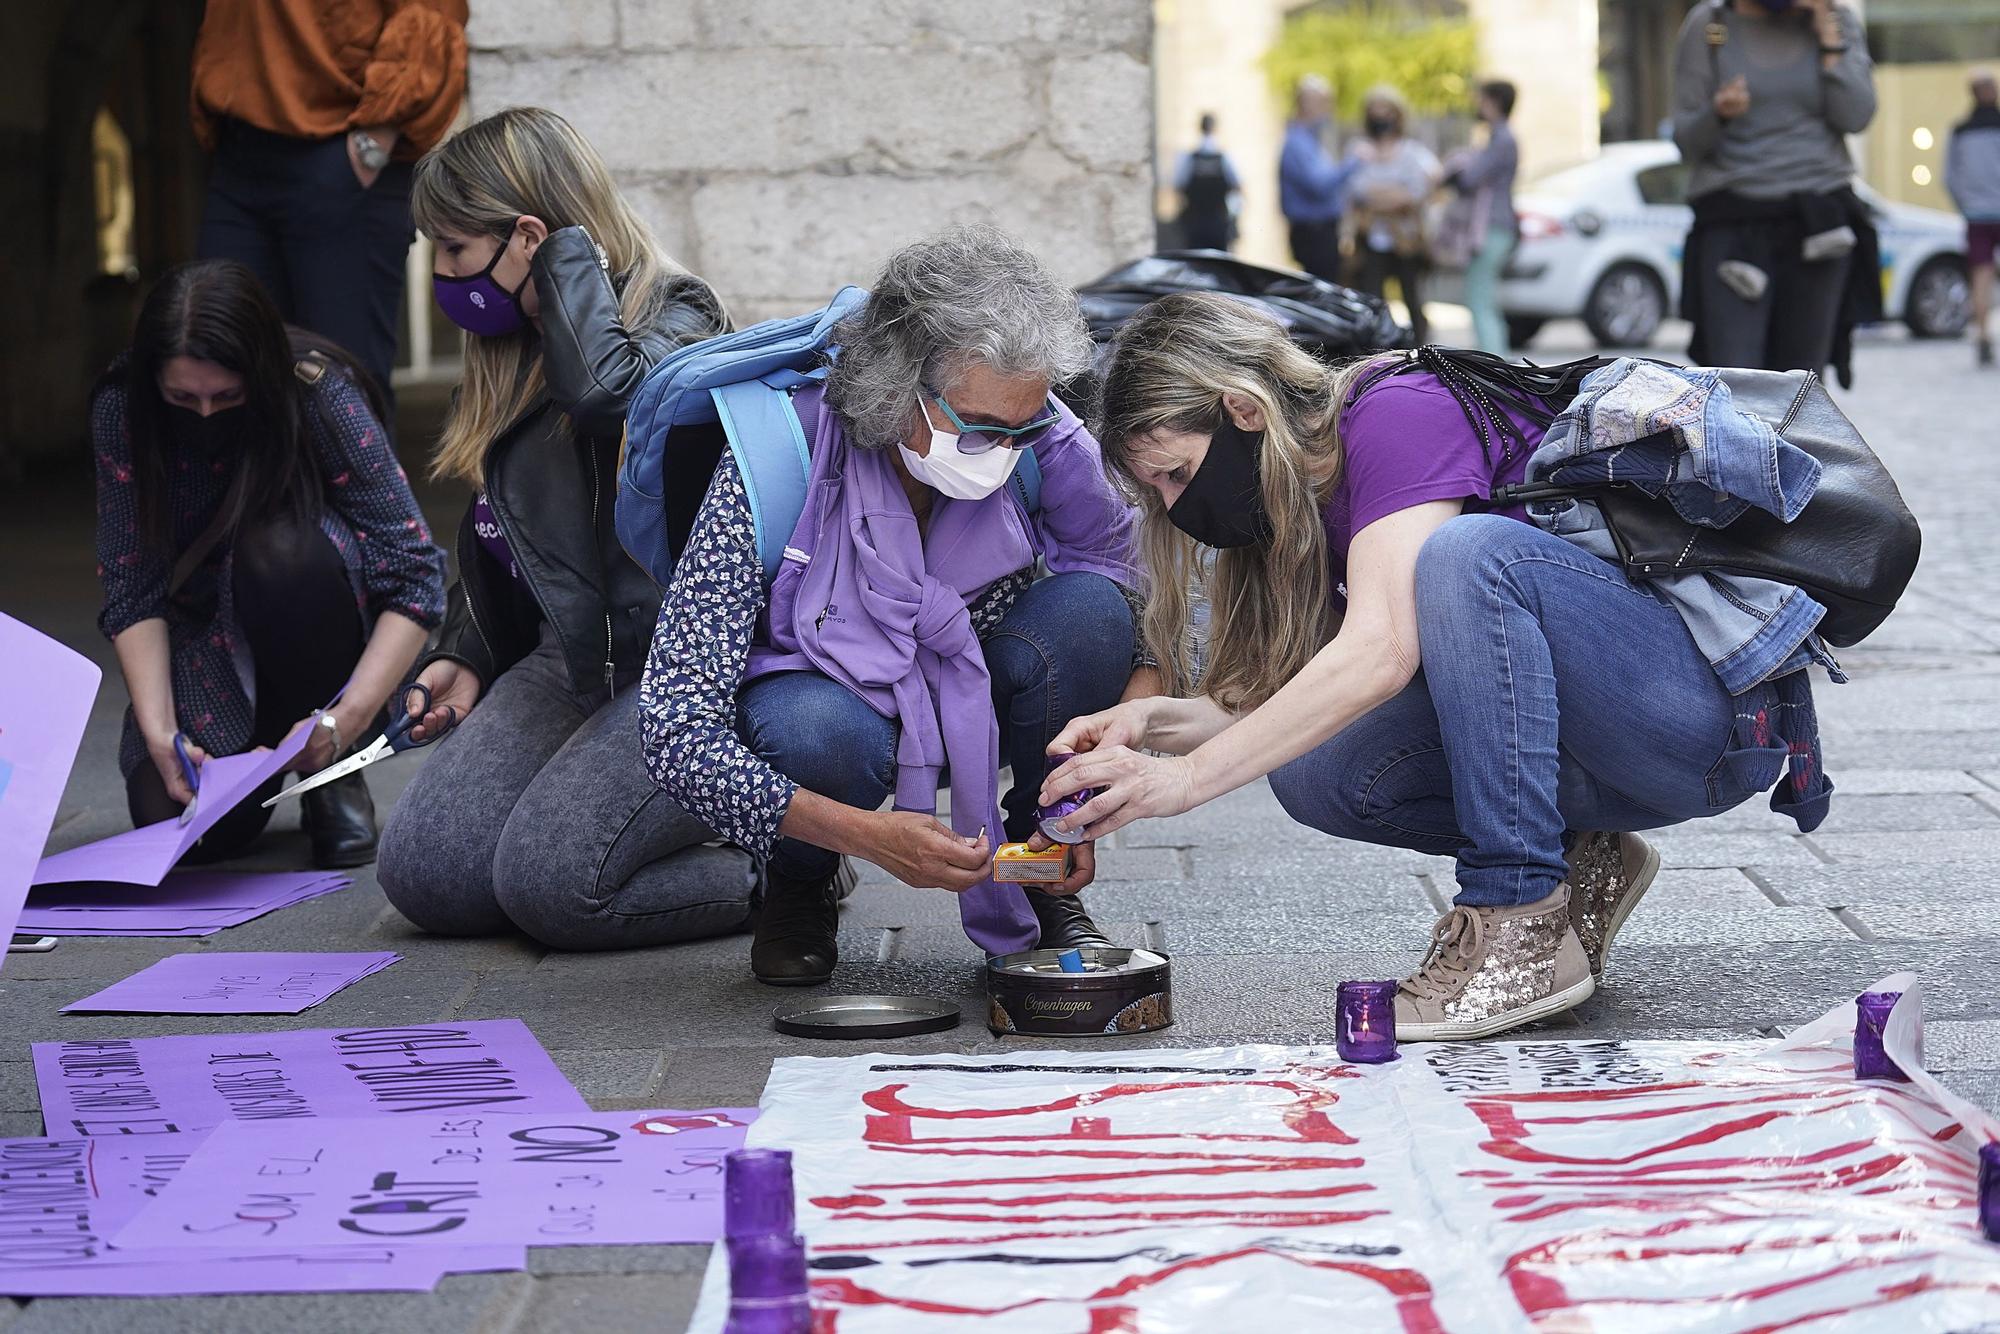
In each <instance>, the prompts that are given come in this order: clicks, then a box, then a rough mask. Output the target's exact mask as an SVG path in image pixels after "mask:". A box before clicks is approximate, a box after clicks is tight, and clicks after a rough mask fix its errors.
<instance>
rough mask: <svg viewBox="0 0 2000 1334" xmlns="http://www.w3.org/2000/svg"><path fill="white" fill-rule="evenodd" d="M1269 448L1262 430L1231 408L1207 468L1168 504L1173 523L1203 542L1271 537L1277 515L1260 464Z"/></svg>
mask: <svg viewBox="0 0 2000 1334" xmlns="http://www.w3.org/2000/svg"><path fill="white" fill-rule="evenodd" d="M1263 446H1264V433H1263V432H1262V431H1245V430H1243V429H1242V428H1240V427H1238V426H1237V425H1236V423H1235V422H1233V421H1231V420H1229V414H1228V413H1226V412H1225V413H1224V414H1223V415H1222V424H1221V425H1220V426H1218V427H1216V428H1215V434H1214V435H1212V436H1210V437H1209V441H1208V453H1207V455H1206V456H1204V457H1203V459H1202V461H1201V467H1199V468H1197V469H1196V470H1195V474H1194V476H1192V477H1190V478H1188V482H1187V485H1186V486H1185V487H1183V488H1182V489H1181V494H1180V497H1179V499H1177V500H1175V501H1174V503H1173V504H1172V506H1170V507H1169V508H1168V510H1167V522H1169V523H1171V524H1173V526H1174V527H1176V528H1178V529H1180V530H1181V531H1182V532H1184V533H1186V534H1187V535H1188V536H1189V537H1192V538H1193V539H1194V540H1195V541H1197V542H1199V543H1201V544H1202V545H1203V546H1209V547H1247V546H1250V545H1252V544H1254V543H1257V542H1262V541H1265V540H1266V539H1268V538H1269V537H1270V536H1271V516H1270V515H1269V514H1267V513H1266V512H1265V510H1264V484H1263V477H1262V469H1261V468H1260V466H1259V464H1258V457H1259V455H1260V454H1261V453H1262V452H1263Z"/></svg>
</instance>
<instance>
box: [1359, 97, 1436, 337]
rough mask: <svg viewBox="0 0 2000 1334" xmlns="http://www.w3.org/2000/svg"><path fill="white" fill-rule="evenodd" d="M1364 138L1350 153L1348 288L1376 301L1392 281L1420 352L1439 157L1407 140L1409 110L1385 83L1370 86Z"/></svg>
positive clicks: (1427, 334)
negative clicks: (1428, 230) (1427, 205)
mask: <svg viewBox="0 0 2000 1334" xmlns="http://www.w3.org/2000/svg"><path fill="white" fill-rule="evenodd" d="M1362 114H1363V117H1364V119H1363V122H1362V129H1363V130H1364V131H1365V132H1366V136H1367V137H1366V138H1364V139H1361V140H1359V141H1357V142H1356V143H1355V145H1354V147H1353V148H1352V149H1350V150H1349V152H1348V158H1347V161H1348V165H1349V167H1350V169H1351V170H1352V172H1353V175H1352V177H1351V178H1350V179H1349V180H1348V183H1347V188H1348V194H1349V196H1350V197H1351V198H1352V200H1353V207H1352V208H1351V209H1350V210H1349V212H1348V219H1347V225H1348V228H1349V230H1351V231H1352V233H1353V236H1354V260H1353V264H1352V266H1351V267H1352V270H1353V273H1352V276H1351V277H1350V278H1349V279H1348V284H1349V286H1352V287H1357V288H1359V289H1360V290H1362V291H1364V292H1367V293H1369V294H1370V295H1372V296H1381V295H1382V289H1383V287H1384V285H1385V284H1386V282H1387V281H1388V279H1389V278H1391V277H1393V278H1395V280H1396V285H1397V286H1398V287H1400V288H1401V289H1402V292H1403V304H1404V305H1406V306H1408V307H1409V310H1410V332H1411V334H1412V335H1414V337H1415V338H1416V340H1417V343H1418V345H1419V346H1421V345H1422V344H1424V343H1426V342H1428V341H1429V339H1430V322H1429V321H1428V320H1426V319H1425V318H1424V294H1423V272H1424V268H1425V267H1426V265H1427V263H1428V252H1427V250H1426V248H1425V237H1424V202H1425V201H1426V200H1427V199H1429V198H1430V194H1431V191H1432V190H1434V189H1436V188H1437V184H1438V180H1439V178H1440V177H1441V175H1442V174H1443V173H1442V169H1441V168H1440V167H1439V166H1438V160H1437V155H1436V154H1434V153H1432V152H1431V150H1430V149H1428V148H1426V147H1424V145H1423V144H1421V143H1418V142H1417V141H1416V140H1415V139H1412V138H1410V137H1409V135H1408V134H1407V133H1406V130H1407V128H1408V122H1409V115H1410V109H1409V105H1408V104H1407V103H1405V102H1404V101H1403V95H1402V94H1401V93H1400V92H1398V91H1396V90H1395V89H1394V88H1390V87H1388V86H1386V85H1384V86H1382V87H1378V88H1371V89H1370V90H1369V92H1368V98H1367V101H1366V102H1365V103H1364V105H1363V109H1362Z"/></svg>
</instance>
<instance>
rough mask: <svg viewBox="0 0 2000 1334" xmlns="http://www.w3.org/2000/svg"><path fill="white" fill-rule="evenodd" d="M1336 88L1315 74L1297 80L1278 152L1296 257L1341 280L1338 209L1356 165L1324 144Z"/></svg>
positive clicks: (1281, 202) (1281, 195)
mask: <svg viewBox="0 0 2000 1334" xmlns="http://www.w3.org/2000/svg"><path fill="white" fill-rule="evenodd" d="M1332 121H1333V91H1332V89H1330V88H1328V87H1327V82H1326V80H1325V79H1322V78H1321V77H1319V75H1317V74H1308V75H1306V76H1305V77H1304V78H1303V79H1300V80H1299V86H1298V91H1297V92H1296V93H1295V94H1294V96H1293V99H1292V119H1291V120H1290V121H1289V122H1288V123H1287V124H1286V125H1285V146H1284V148H1283V150H1282V151H1281V152H1280V153H1279V156H1278V207H1279V208H1281V209H1282V210H1283V211H1284V214H1285V223H1286V225H1287V227H1288V228H1289V230H1290V236H1291V243H1292V258H1293V259H1295V260H1297V261H1298V265H1299V267H1300V268H1302V269H1304V270H1305V271H1306V272H1307V273H1310V274H1312V275H1313V276H1314V277H1315V278H1324V279H1326V280H1327V281H1328V282H1330V283H1332V282H1339V281H1340V212H1341V207H1342V201H1343V193H1344V190H1345V187H1346V185H1347V178H1348V176H1349V175H1351V174H1352V172H1353V168H1352V166H1350V165H1349V164H1347V163H1343V162H1340V161H1337V160H1336V159H1335V158H1334V156H1333V154H1332V153H1331V152H1330V151H1328V149H1327V146H1326V134H1327V130H1328V128H1329V126H1330V125H1331V124H1332Z"/></svg>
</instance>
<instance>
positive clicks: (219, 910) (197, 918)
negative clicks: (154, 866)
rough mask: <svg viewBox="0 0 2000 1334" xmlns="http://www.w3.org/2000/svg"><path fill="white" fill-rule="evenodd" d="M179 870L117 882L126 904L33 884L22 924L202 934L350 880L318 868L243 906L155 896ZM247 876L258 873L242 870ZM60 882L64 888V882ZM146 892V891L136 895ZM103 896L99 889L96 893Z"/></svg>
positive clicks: (87, 931) (57, 929) (49, 929)
mask: <svg viewBox="0 0 2000 1334" xmlns="http://www.w3.org/2000/svg"><path fill="white" fill-rule="evenodd" d="M179 875H180V872H175V873H174V874H173V875H170V876H168V877H167V878H166V880H165V881H164V882H163V883H162V886H161V887H160V888H158V889H148V888H143V887H140V886H134V885H124V886H117V888H121V889H126V890H130V891H132V893H133V896H134V897H133V900H132V902H131V903H130V904H124V903H99V904H89V905H86V904H74V905H65V904H63V903H61V902H60V901H58V902H56V903H55V904H53V905H50V906H44V902H43V895H45V894H52V891H49V890H35V891H32V892H30V894H29V895H28V906H27V907H25V908H23V909H21V929H22V930H24V931H26V930H36V931H41V932H44V933H46V934H48V935H52V936H78V935H97V934H105V935H125V936H161V935H172V934H177V933H179V932H180V931H182V930H185V929H188V928H198V929H199V930H200V932H201V934H203V935H213V934H214V933H215V932H217V931H220V930H221V929H222V928H224V927H227V926H241V925H242V924H243V923H245V922H251V921H255V920H256V919H257V918H259V917H262V916H264V915H265V914H266V913H272V912H276V911H278V910H279V909H281V908H290V907H292V906H294V905H295V904H300V903H304V902H306V901H307V900H308V899H315V898H318V897H319V896H320V895H322V894H330V893H332V892H333V891H335V890H337V889H345V888H346V887H347V886H348V885H350V884H352V883H353V882H352V881H350V880H348V879H347V878H346V877H344V876H328V875H325V874H317V875H315V876H313V877H311V878H310V879H309V880H308V881H307V883H306V884H304V885H303V886H299V885H293V884H290V883H283V884H279V885H276V886H273V887H272V888H270V889H266V890H263V891H260V893H261V894H263V895H269V894H272V893H276V894H277V895H278V897H275V898H268V900H267V901H266V902H263V903H258V904H254V905H251V906H246V907H228V906H221V905H214V906H211V905H207V904H202V903H200V902H195V903H192V904H176V903H172V902H164V903H163V902H159V901H158V900H159V897H160V896H161V895H162V894H163V893H164V891H165V888H166V886H168V885H171V884H173V882H174V880H175V879H176V877H177V876H179ZM290 875H291V873H289V872H287V873H282V875H281V876H277V877H271V878H272V879H274V880H280V879H283V880H287V881H288V880H289V877H290ZM244 878H245V879H257V878H258V877H256V876H246V877H244ZM64 888H68V887H67V886H65V887H64ZM141 895H144V896H146V897H143V898H142V897H139V896H141ZM99 897H101V892H100V894H99Z"/></svg>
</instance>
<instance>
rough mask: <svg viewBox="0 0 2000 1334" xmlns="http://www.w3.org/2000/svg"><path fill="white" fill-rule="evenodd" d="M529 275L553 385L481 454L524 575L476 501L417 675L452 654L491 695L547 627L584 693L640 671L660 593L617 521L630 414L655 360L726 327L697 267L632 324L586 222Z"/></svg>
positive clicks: (550, 245)
mask: <svg viewBox="0 0 2000 1334" xmlns="http://www.w3.org/2000/svg"><path fill="white" fill-rule="evenodd" d="M532 271H533V274H534V279H535V291H536V293H537V294H538V295H539V297H540V299H541V320H542V329H541V339H542V374H543V378H544V379H545V380H546V382H547V385H548V392H547V395H546V397H544V398H542V399H540V400H539V401H537V402H536V403H534V404H533V405H531V406H530V407H529V408H528V410H527V411H526V412H524V413H523V414H522V415H521V416H520V417H518V418H517V419H516V420H515V421H514V422H513V424H511V425H510V426H508V427H507V429H506V430H504V431H502V432H501V433H500V435H499V437H498V438H497V439H495V440H494V442H493V444H492V446H491V447H490V448H489V449H488V450H487V454H486V501H487V504H488V505H489V506H490V507H491V508H492V510H493V514H494V517H495V518H496V519H497V520H498V521H499V524H500V531H501V533H502V534H503V535H504V536H505V537H506V539H507V544H508V546H509V547H511V548H512V550H513V555H514V562H515V564H516V565H518V566H519V567H520V571H521V578H520V579H519V580H515V579H514V578H512V577H511V576H510V575H509V574H508V572H507V571H506V569H504V568H503V567H502V566H501V565H500V563H499V562H498V561H496V560H494V559H493V557H492V556H490V555H489V554H487V552H486V550H485V548H484V547H482V546H481V545H480V544H479V541H478V538H477V537H476V536H475V535H474V533H473V529H472V505H471V504H470V503H468V504H467V505H466V509H465V517H464V518H463V519H462V520H461V521H460V522H459V527H458V550H457V557H458V580H457V582H456V583H454V584H453V585H452V586H451V588H450V589H449V590H448V591H447V593H446V606H445V618H444V625H443V626H442V628H441V629H440V630H439V632H438V640H437V644H436V646H435V647H434V648H433V649H432V650H431V651H430V652H429V653H427V654H425V655H424V658H423V661H422V663H419V669H421V668H422V666H423V665H424V664H427V663H430V662H433V661H435V660H437V659H439V658H451V659H455V660H457V661H459V662H462V663H464V664H465V665H467V666H468V667H470V668H472V670H474V671H475V672H478V673H479V679H480V682H481V684H482V685H483V686H484V688H486V689H489V690H490V689H491V688H492V686H493V682H494V679H495V678H497V677H498V676H499V675H500V673H502V672H504V671H506V670H507V668H509V667H511V666H512V665H513V664H514V663H516V662H518V661H520V660H521V659H522V658H523V657H525V656H526V655H527V654H528V653H529V652H530V651H531V650H532V649H533V648H534V647H535V645H536V643H537V642H538V641H539V639H540V635H541V625H542V623H543V622H547V623H548V625H549V627H550V628H551V629H552V630H553V631H554V634H555V638H556V642H557V643H558V644H559V645H561V647H562V653H563V659H564V662H565V663H566V664H567V666H568V668H569V676H570V684H571V686H572V687H573V688H574V689H575V690H576V691H577V692H578V693H579V694H582V693H587V692H589V691H592V690H597V689H600V688H603V687H606V686H609V685H611V684H612V683H613V681H614V680H616V679H622V678H627V677H629V676H631V675H634V674H636V673H638V672H639V671H640V670H642V669H643V668H644V666H645V662H646V648H647V645H648V644H649V643H650V642H651V640H652V636H653V623H654V621H655V620H656V619H657V618H658V616H659V611H660V590H659V589H658V588H657V587H655V586H654V584H653V581H652V579H651V578H650V577H649V576H648V575H647V574H646V572H645V570H643V569H642V568H640V567H639V566H638V565H637V564H635V563H634V562H633V561H632V559H631V558H630V557H629V556H627V555H626V554H625V551H624V549H623V548H622V547H620V546H619V545H618V535H617V533H616V532H615V531H614V530H613V528H612V501H613V499H614V498H615V497H616V495H617V489H618V450H619V445H620V442H621V441H622V439H623V435H624V425H625V409H626V407H627V405H628V404H629V403H630V402H631V399H632V395H633V394H634V393H635V392H637V390H638V388H639V384H640V382H641V381H642V380H644V379H645V378H646V372H647V371H648V370H650V369H652V367H653V364H654V363H655V362H657V361H658V360H659V359H660V358H661V357H663V356H665V355H666V354H667V353H668V352H670V351H672V350H673V349H674V348H676V347H680V346H682V345H683V344H686V343H691V342H695V341H698V340H700V339H702V338H707V337H710V336H711V335H714V334H716V333H720V332H723V331H725V330H726V329H727V327H728V325H727V322H726V320H725V319H724V317H723V315H722V309H721V304H720V302H718V301H717V300H716V297H715V294H714V293H713V292H712V291H710V290H709V287H708V285H707V284H706V283H704V282H702V281H701V280H700V279H699V278H695V277H693V276H691V275H690V276H687V277H685V278H683V279H681V280H679V282H678V284H677V290H676V291H675V292H674V295H673V299H672V300H671V301H670V302H669V303H668V305H667V307H666V309H665V311H664V312H663V313H662V315H661V317H660V319H659V322H658V323H657V324H656V325H655V326H654V327H653V328H650V329H644V330H637V331H635V330H629V329H627V328H626V327H625V326H624V324H623V322H622V320H621V318H620V315H619V310H618V294H617V292H616V290H615V289H614V287H613V285H612V281H611V278H610V275H609V274H608V273H607V272H606V267H605V263H604V260H603V258H602V256H601V255H600V253H599V251H598V248H597V245H596V243H595V242H594V241H592V240H591V238H590V235H589V233H587V232H585V231H584V229H583V228H581V227H565V228H563V229H562V230H560V231H557V232H552V233H550V235H549V238H548V239H547V240H546V241H544V242H543V243H542V244H541V246H540V247H538V248H537V249H536V251H535V257H534V261H533V264H532ZM565 418H567V422H565V420H564V419H565Z"/></svg>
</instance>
